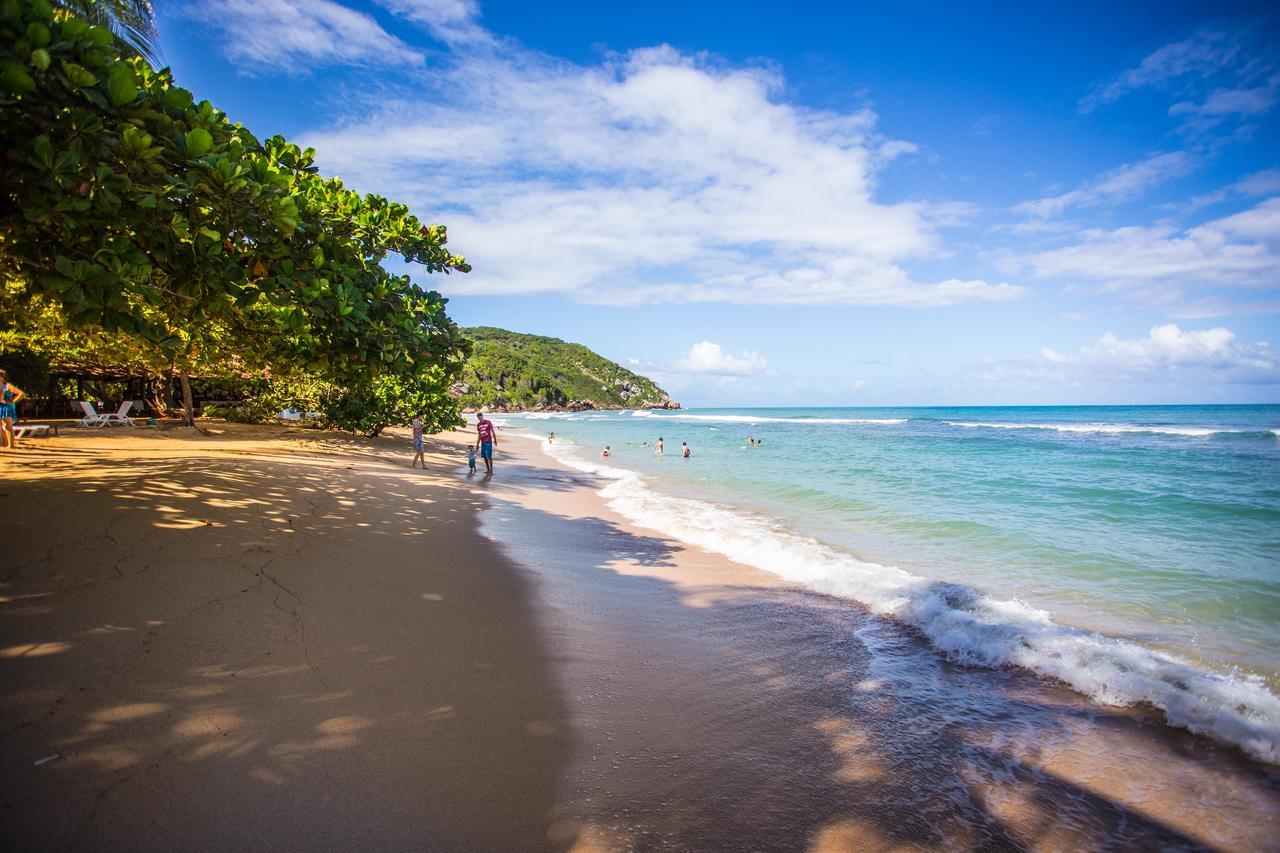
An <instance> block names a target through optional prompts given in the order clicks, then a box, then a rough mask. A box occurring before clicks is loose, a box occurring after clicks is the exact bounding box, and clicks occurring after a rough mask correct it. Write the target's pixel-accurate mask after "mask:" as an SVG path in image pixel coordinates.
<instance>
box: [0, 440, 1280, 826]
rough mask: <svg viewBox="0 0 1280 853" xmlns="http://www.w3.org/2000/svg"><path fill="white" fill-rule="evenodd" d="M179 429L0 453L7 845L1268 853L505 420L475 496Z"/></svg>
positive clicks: (362, 444) (431, 467)
mask: <svg viewBox="0 0 1280 853" xmlns="http://www.w3.org/2000/svg"><path fill="white" fill-rule="evenodd" d="M204 426H205V427H206V429H207V430H208V433H209V434H202V433H199V432H196V431H194V430H183V429H167V430H164V431H156V430H145V429H141V430H137V431H133V430H126V429H119V430H114V431H111V430H100V431H93V432H89V431H83V430H74V429H68V430H64V431H63V435H62V436H60V437H58V438H51V439H39V440H32V441H29V442H26V443H24V444H23V446H22V447H21V448H20V449H19V450H18V451H16V452H14V453H11V454H7V455H6V456H5V457H4V459H3V461H0V465H2V466H3V472H4V477H5V485H4V490H3V491H4V494H3V496H2V497H0V501H3V502H4V504H3V506H4V511H3V516H2V517H3V534H4V541H6V542H7V543H10V547H11V558H10V559H9V560H8V561H7V565H6V570H5V575H4V581H3V583H4V586H3V587H2V588H0V595H3V599H4V600H3V602H2V603H0V616H3V619H2V620H0V626H3V627H2V628H0V630H2V631H3V637H2V638H0V655H2V656H3V657H2V658H0V666H2V667H3V668H4V681H3V684H4V687H3V690H2V691H0V698H2V700H3V706H4V708H5V714H6V717H5V719H6V723H7V725H6V726H5V728H4V731H5V742H4V747H5V748H4V753H3V754H4V755H5V756H7V759H6V762H5V767H4V775H3V782H4V790H5V815H6V817H5V824H6V835H7V837H9V838H12V839H16V840H17V842H18V843H17V846H19V847H21V848H22V849H34V850H44V849H58V850H69V849H156V850H159V849H177V848H180V849H229V848H238V849H244V848H249V849H268V848H271V849H335V850H336V849H351V848H352V847H357V846H358V847H362V848H365V849H389V850H399V849H438V850H482V849H483V850H498V849H502V850H508V849H509V850H526V849H528V850H535V849H578V850H609V849H670V850H742V849H752V850H806V849H808V850H869V849H919V848H931V849H958V850H976V849H1068V848H1070V849H1079V848H1084V849H1100V848H1115V847H1141V848H1153V847H1182V848H1191V849H1197V848H1206V849H1225V850H1254V849H1268V848H1274V847H1276V846H1277V844H1280V828H1278V827H1277V815H1278V814H1280V780H1278V777H1277V774H1276V772H1275V769H1274V767H1272V766H1269V765H1267V764H1265V763H1261V762H1258V761H1255V760H1251V759H1250V758H1248V757H1247V756H1246V755H1245V754H1244V753H1243V752H1241V751H1240V750H1239V749H1237V748H1235V747H1233V746H1230V745H1227V744H1221V743H1219V742H1216V741H1213V740H1210V739H1208V738H1206V737H1203V736H1199V735H1194V734H1191V733H1190V732H1187V731H1185V730H1182V729H1175V728H1171V727H1169V726H1167V725H1165V724H1164V722H1163V721H1162V720H1161V719H1160V717H1159V715H1158V714H1157V713H1155V712H1154V711H1151V710H1149V709H1142V708H1123V709H1121V708H1112V707H1103V706H1100V705H1098V704H1095V703H1092V702H1090V701H1089V700H1087V699H1085V698H1084V697H1083V696H1081V695H1080V694H1079V693H1077V692H1075V691H1072V690H1069V689H1067V688H1066V687H1064V686H1061V685H1058V684H1054V683H1053V682H1051V681H1048V680H1046V679H1044V678H1043V677H1040V676H1037V675H1035V674H1034V673H1032V672H1029V671H1027V670H1023V669H1018V668H1006V669H990V668H978V667H966V666H960V665H957V664H953V663H949V662H948V661H947V660H946V659H945V658H944V657H943V656H940V655H939V654H938V653H937V652H936V650H935V649H934V648H933V647H931V645H930V644H929V642H927V641H926V639H925V638H924V637H922V636H920V635H918V634H916V633H913V632H911V631H909V630H901V629H899V628H897V627H895V626H894V625H893V624H889V623H886V622H885V621H884V620H882V619H877V618H873V617H872V616H871V615H870V613H869V612H868V610H867V609H866V608H865V607H862V606H860V605H858V604H857V603H856V602H852V601H849V600H847V599H843V598H840V597H838V596H833V595H827V594H822V593H820V592H815V591H813V590H811V589H807V588H804V587H803V586H801V585H799V584H796V583H793V582H788V581H787V580H785V579H783V578H781V577H778V576H777V575H774V574H769V573H767V572H763V571H760V570H758V569H753V568H750V567H748V566H746V565H743V564H742V563H741V562H735V561H732V560H730V559H728V558H726V557H725V556H724V555H722V554H716V553H713V552H711V551H709V550H704V549H701V548H698V547H695V546H692V545H689V544H687V543H682V542H680V541H678V540H677V539H675V538H673V537H669V536H665V535H662V534H660V533H657V532H655V531H654V530H652V529H646V528H642V527H640V526H638V525H636V524H635V523H634V521H632V520H629V519H628V518H627V517H626V516H624V515H621V514H619V513H618V512H616V511H615V510H614V509H612V508H610V506H609V505H608V503H607V502H606V500H605V498H602V497H601V496H600V495H599V494H598V492H599V491H600V490H601V489H602V488H604V487H606V486H607V485H608V481H607V480H606V479H603V478H601V477H598V476H595V475H593V474H590V473H584V472H583V471H580V470H576V469H574V468H572V467H570V466H567V465H565V464H563V463H560V462H557V461H556V460H555V459H553V458H551V457H549V456H547V455H546V454H544V453H543V452H542V451H541V449H540V447H539V444H538V442H536V441H534V440H531V439H529V438H523V437H520V436H517V435H515V434H514V431H513V430H510V429H508V430H505V431H504V434H503V435H502V436H501V443H500V445H499V451H498V455H497V462H496V471H495V476H494V477H493V478H492V479H484V478H483V476H476V477H468V476H466V464H465V454H464V453H463V452H462V446H463V444H464V442H465V441H466V440H467V439H468V438H469V434H463V433H453V434H445V435H442V436H437V437H435V438H433V439H429V441H428V453H427V458H428V468H427V470H425V471H421V470H412V469H410V468H409V467H408V464H409V459H410V458H411V455H412V454H411V452H410V450H409V443H408V441H407V433H406V434H401V431H392V433H391V434H390V435H386V436H383V437H382V438H379V439H353V438H350V437H349V436H345V435H341V434H334V433H315V432H310V431H305V430H299V429H291V428H284V427H245V426H238V425H233V424H223V423H220V422H212V421H211V422H207V423H205V424H204ZM696 452H697V451H696V449H695V453H696ZM695 458H696V457H695Z"/></svg>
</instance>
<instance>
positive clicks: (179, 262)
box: [0, 0, 470, 422]
mask: <svg viewBox="0 0 1280 853" xmlns="http://www.w3.org/2000/svg"><path fill="white" fill-rule="evenodd" d="M0 146H2V149H3V152H4V153H3V157H4V160H5V169H4V170H3V171H0V274H3V275H4V278H5V280H6V282H10V283H12V284H13V285H14V286H16V288H17V295H16V297H15V298H13V299H11V300H10V303H9V304H11V305H16V306H22V305H23V304H29V303H32V302H34V301H35V297H37V296H38V297H43V298H45V299H47V300H49V301H50V302H52V303H54V304H56V305H57V306H59V308H60V310H61V311H62V312H64V314H65V316H66V318H67V320H68V322H69V323H70V324H72V325H75V326H84V327H90V326H92V327H97V328H100V329H102V330H104V331H105V332H107V333H111V334H116V335H120V336H124V337H126V338H129V339H132V340H136V341H140V342H142V344H143V345H145V346H150V347H152V348H154V349H155V351H156V353H157V358H159V359H160V360H163V361H168V362H169V363H171V364H173V365H174V366H175V369H177V370H178V371H179V373H180V374H181V375H182V376H183V379H184V392H185V393H184V397H185V398H186V399H185V408H186V413H187V418H188V421H189V422H190V421H191V420H192V418H193V411H192V406H191V399H190V390H189V381H188V377H189V376H190V373H191V370H192V369H193V368H194V367H195V366H196V365H197V363H198V362H200V361H203V362H205V363H219V364H222V363H229V362H241V363H252V364H258V365H261V364H270V365H271V367H272V369H273V370H276V371H278V372H285V373H287V372H305V373H312V374H315V375H316V376H317V377H318V378H320V379H323V380H324V381H328V382H331V383H333V384H335V385H338V386H341V387H346V386H348V385H353V386H358V385H359V384H361V383H366V382H370V381H372V380H373V379H375V378H377V377H380V376H393V377H397V378H399V379H401V380H405V381H409V380H414V379H415V377H416V376H417V375H418V374H419V373H422V372H424V371H429V370H430V369H431V368H439V369H441V370H443V371H444V372H445V373H446V374H448V375H451V376H452V375H456V373H457V372H458V370H460V365H461V360H462V358H463V356H464V355H465V353H466V343H465V341H464V339H463V338H462V336H461V334H460V333H459V332H458V329H457V327H456V325H454V324H453V322H452V321H451V320H449V319H448V317H447V316H446V315H445V313H444V306H445V302H446V300H444V299H443V298H442V297H441V296H440V295H439V294H438V293H436V292H435V291H428V292H423V291H422V290H420V289H418V288H417V287H415V286H414V285H413V284H412V282H411V281H410V279H409V277H408V276H394V275H391V274H390V273H388V272H387V271H386V270H385V269H384V268H383V267H382V266H381V263H382V261H383V260H385V258H386V257H387V256H388V255H389V254H391V253H396V254H398V255H400V256H402V257H403V258H404V259H406V260H408V261H411V262H417V263H419V264H422V265H423V266H425V267H426V268H427V270H428V271H429V272H450V271H453V270H457V271H463V272H466V271H469V270H470V266H469V265H468V264H467V263H466V261H465V260H464V259H463V258H462V257H460V256H457V255H453V254H451V253H450V252H449V251H448V250H447V249H446V248H445V244H446V238H447V235H446V231H445V229H444V228H443V227H441V226H438V225H423V224H422V223H420V222H419V221H418V220H417V219H416V218H415V217H414V216H413V215H412V214H411V213H410V212H409V210H408V208H407V207H405V206H404V205H402V204H398V203H395V202H391V201H388V200H386V199H384V198H381V197H379V196H372V195H370V196H361V195H359V194H357V193H355V192H352V191H350V190H348V189H346V188H345V187H344V186H343V184H342V183H341V181H338V180H337V179H332V178H324V177H322V176H320V175H319V174H318V172H317V170H316V167H315V165H314V152H313V151H311V150H307V151H303V150H301V149H299V148H298V147H297V146H296V145H291V144H289V143H288V142H286V141H285V140H284V139H282V138H280V137H273V138H272V139H269V140H267V141H266V142H259V141H258V140H257V138H255V137H254V136H253V135H252V134H251V133H250V132H249V131H248V130H246V129H245V128H244V127H242V126H241V125H239V124H232V123H231V122H230V121H228V119H227V118H226V116H225V115H224V114H223V113H221V112H219V111H218V110H216V109H214V107H213V106H212V105H211V104H209V103H208V102H207V101H204V102H200V103H196V102H195V100H194V99H193V98H192V96H191V93H190V92H188V91H187V90H185V89H182V88H180V87H178V86H176V85H174V83H173V81H172V79H171V77H170V75H169V73H168V71H167V70H166V71H160V72H157V71H154V70H153V69H151V68H150V66H148V65H147V64H146V63H145V62H144V61H142V60H141V59H138V58H126V57H123V56H121V54H120V51H119V49H118V48H117V47H116V45H115V39H114V36H113V34H112V32H111V31H110V30H109V29H108V28H106V27H104V26H101V25H91V24H89V23H88V22H86V21H85V20H83V19H82V18H79V17H77V16H75V15H73V14H70V13H69V12H67V11H66V10H64V9H59V10H57V11H56V12H54V11H51V10H50V7H49V5H48V3H47V2H46V0H4V2H3V4H2V5H0ZM18 310H21V309H20V307H19V309H18ZM410 384H412V383H411V382H410Z"/></svg>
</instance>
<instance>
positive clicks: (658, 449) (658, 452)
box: [653, 436, 662, 456]
mask: <svg viewBox="0 0 1280 853" xmlns="http://www.w3.org/2000/svg"><path fill="white" fill-rule="evenodd" d="M653 455H654V456H661V455H662V436H658V443H657V444H655V445H654V446H653Z"/></svg>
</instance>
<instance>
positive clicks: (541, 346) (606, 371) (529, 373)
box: [454, 326, 675, 409]
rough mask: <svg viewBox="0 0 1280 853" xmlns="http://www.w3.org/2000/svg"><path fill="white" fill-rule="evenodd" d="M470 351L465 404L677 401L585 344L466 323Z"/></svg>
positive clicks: (601, 405)
mask: <svg viewBox="0 0 1280 853" xmlns="http://www.w3.org/2000/svg"><path fill="white" fill-rule="evenodd" d="M462 331H463V334H465V335H466V336H467V337H468V338H469V339H470V340H471V347H472V350H471V356H470V358H468V359H467V361H466V364H465V365H464V367H463V370H462V381H461V383H459V384H458V385H455V386H454V387H455V389H456V390H457V391H458V392H461V397H460V399H461V401H462V404H463V405H464V406H465V407H467V408H487V409H494V408H501V409H556V408H594V409H610V408H631V409H640V408H648V407H654V406H667V405H671V406H674V405H675V404H673V403H672V402H671V399H670V397H668V396H667V394H666V392H665V391H663V390H662V389H661V388H659V387H658V386H657V385H655V384H654V383H653V382H652V381H651V380H649V379H646V378H645V377H643V376H640V375H638V374H635V373H632V372H631V371H630V370H627V369H626V368H625V367H622V366H621V365H619V364H616V363H615V362H612V361H609V360H608V359H607V358H603V357H601V356H599V355H596V354H595V353H594V352H592V351H591V350H589V349H587V348H586V347H584V346H582V345H581V344H571V343H566V342H564V341H562V340H560V339H559V338H547V337H542V336H539V335H523V334H519V333H517V332H508V331H506V330H505V329H495V328H492V327H488V326H481V327H477V328H470V329H463V330H462Z"/></svg>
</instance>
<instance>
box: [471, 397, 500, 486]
mask: <svg viewBox="0 0 1280 853" xmlns="http://www.w3.org/2000/svg"><path fill="white" fill-rule="evenodd" d="M476 437H477V438H479V439H480V458H481V459H483V460H484V472H485V473H486V474H492V473H493V448H495V447H497V445H498V435H497V433H496V432H495V431H494V429H493V421H489V420H485V417H484V412H479V413H478V414H476Z"/></svg>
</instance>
